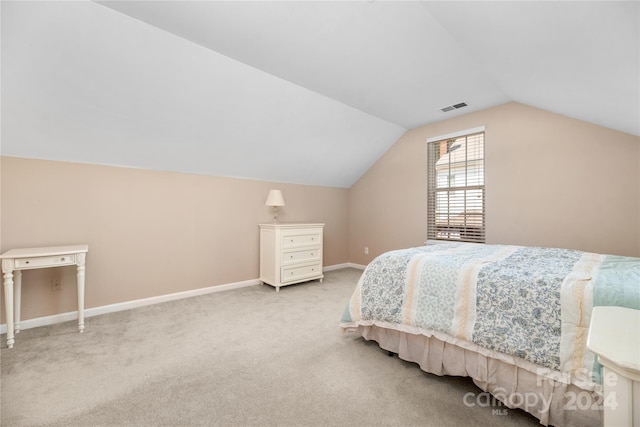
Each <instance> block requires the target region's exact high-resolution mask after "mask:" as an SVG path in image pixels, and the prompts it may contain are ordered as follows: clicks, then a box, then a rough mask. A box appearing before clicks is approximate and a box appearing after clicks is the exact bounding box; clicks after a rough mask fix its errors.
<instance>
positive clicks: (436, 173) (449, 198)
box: [427, 128, 485, 243]
mask: <svg viewBox="0 0 640 427" xmlns="http://www.w3.org/2000/svg"><path fill="white" fill-rule="evenodd" d="M427 153H428V154H427V160H428V190H427V192H428V202H427V209H428V211H427V212H428V238H429V239H439V240H459V241H466V242H478V243H484V241H485V223H484V128H478V129H473V130H471V131H466V132H464V133H459V134H452V135H448V136H447V135H445V136H443V137H438V138H429V139H428V140H427Z"/></svg>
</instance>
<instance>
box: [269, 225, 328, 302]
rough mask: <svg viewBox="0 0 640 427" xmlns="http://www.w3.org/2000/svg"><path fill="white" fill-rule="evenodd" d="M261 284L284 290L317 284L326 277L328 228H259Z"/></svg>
mask: <svg viewBox="0 0 640 427" xmlns="http://www.w3.org/2000/svg"><path fill="white" fill-rule="evenodd" d="M259 227H260V281H262V282H263V283H266V284H269V285H271V286H274V287H275V288H276V291H279V290H280V287H281V286H287V285H293V284H294V283H300V282H306V281H309V280H316V279H320V281H322V278H323V277H324V276H323V274H322V232H323V229H324V224H259Z"/></svg>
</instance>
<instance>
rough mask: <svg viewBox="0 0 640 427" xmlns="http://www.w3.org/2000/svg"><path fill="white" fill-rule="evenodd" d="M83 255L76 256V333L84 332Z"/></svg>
mask: <svg viewBox="0 0 640 427" xmlns="http://www.w3.org/2000/svg"><path fill="white" fill-rule="evenodd" d="M85 255H86V254H84V253H80V254H78V278H77V280H78V332H80V333H82V332H84V270H85V267H84V261H85Z"/></svg>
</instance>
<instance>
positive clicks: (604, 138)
mask: <svg viewBox="0 0 640 427" xmlns="http://www.w3.org/2000/svg"><path fill="white" fill-rule="evenodd" d="M478 126H485V127H486V130H485V141H486V142H485V157H486V160H485V161H486V171H485V180H486V198H487V204H486V220H487V234H486V235H487V243H505V244H519V245H539V246H550V247H567V248H575V249H580V250H585V251H591V252H600V253H611V254H619V255H630V256H640V138H638V137H636V136H632V135H629V134H624V133H621V132H617V131H613V130H610V129H606V128H603V127H600V126H596V125H592V124H589V123H585V122H582V121H579V120H574V119H570V118H567V117H565V116H560V115H557V114H554V113H550V112H547V111H543V110H539V109H536V108H532V107H529V106H525V105H522V104H518V103H509V104H505V105H502V106H498V107H495V108H491V109H487V110H483V111H480V112H477V113H470V114H467V115H463V116H459V117H456V118H452V119H449V120H445V121H442V122H438V123H434V124H431V125H427V126H423V127H420V128H417V129H413V130H411V131H408V132H407V133H406V134H405V135H404V136H403V137H402V138H400V140H399V141H398V142H397V143H396V144H395V145H394V146H393V147H392V148H391V149H389V150H388V151H387V153H385V155H384V156H383V157H381V158H380V159H379V161H378V162H377V163H376V164H375V165H374V166H372V167H371V168H370V169H369V170H368V171H367V173H366V174H365V175H363V176H362V177H361V179H360V180H359V181H358V182H357V183H356V184H355V185H354V186H353V187H352V188H351V191H350V195H349V197H350V204H349V208H350V214H349V233H350V235H349V258H350V260H351V262H354V263H358V264H366V263H368V262H369V261H370V260H371V259H372V258H373V257H374V256H376V255H378V254H380V253H382V252H384V251H387V250H391V249H397V248H403V247H410V246H418V245H421V244H423V242H424V241H425V240H426V236H427V226H426V222H427V192H426V186H427V174H426V171H427V163H426V162H427V154H426V153H427V152H426V139H427V138H429V137H436V136H440V135H445V134H448V133H452V132H457V131H461V130H466V129H471V128H474V127H478ZM365 246H368V247H369V255H365V254H364V253H363V248H364V247H365Z"/></svg>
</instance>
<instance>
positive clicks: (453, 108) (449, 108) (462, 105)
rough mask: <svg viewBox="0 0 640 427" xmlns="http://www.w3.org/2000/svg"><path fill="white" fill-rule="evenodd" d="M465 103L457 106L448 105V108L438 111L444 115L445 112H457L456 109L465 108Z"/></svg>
mask: <svg viewBox="0 0 640 427" xmlns="http://www.w3.org/2000/svg"><path fill="white" fill-rule="evenodd" d="M466 106H467V103H466V102H460V103H459V104H453V105H449V106H448V107H444V108H441V109H440V111H442V112H444V113H446V112H447V111H452V110H457V109H458V108H462V107H466Z"/></svg>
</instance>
